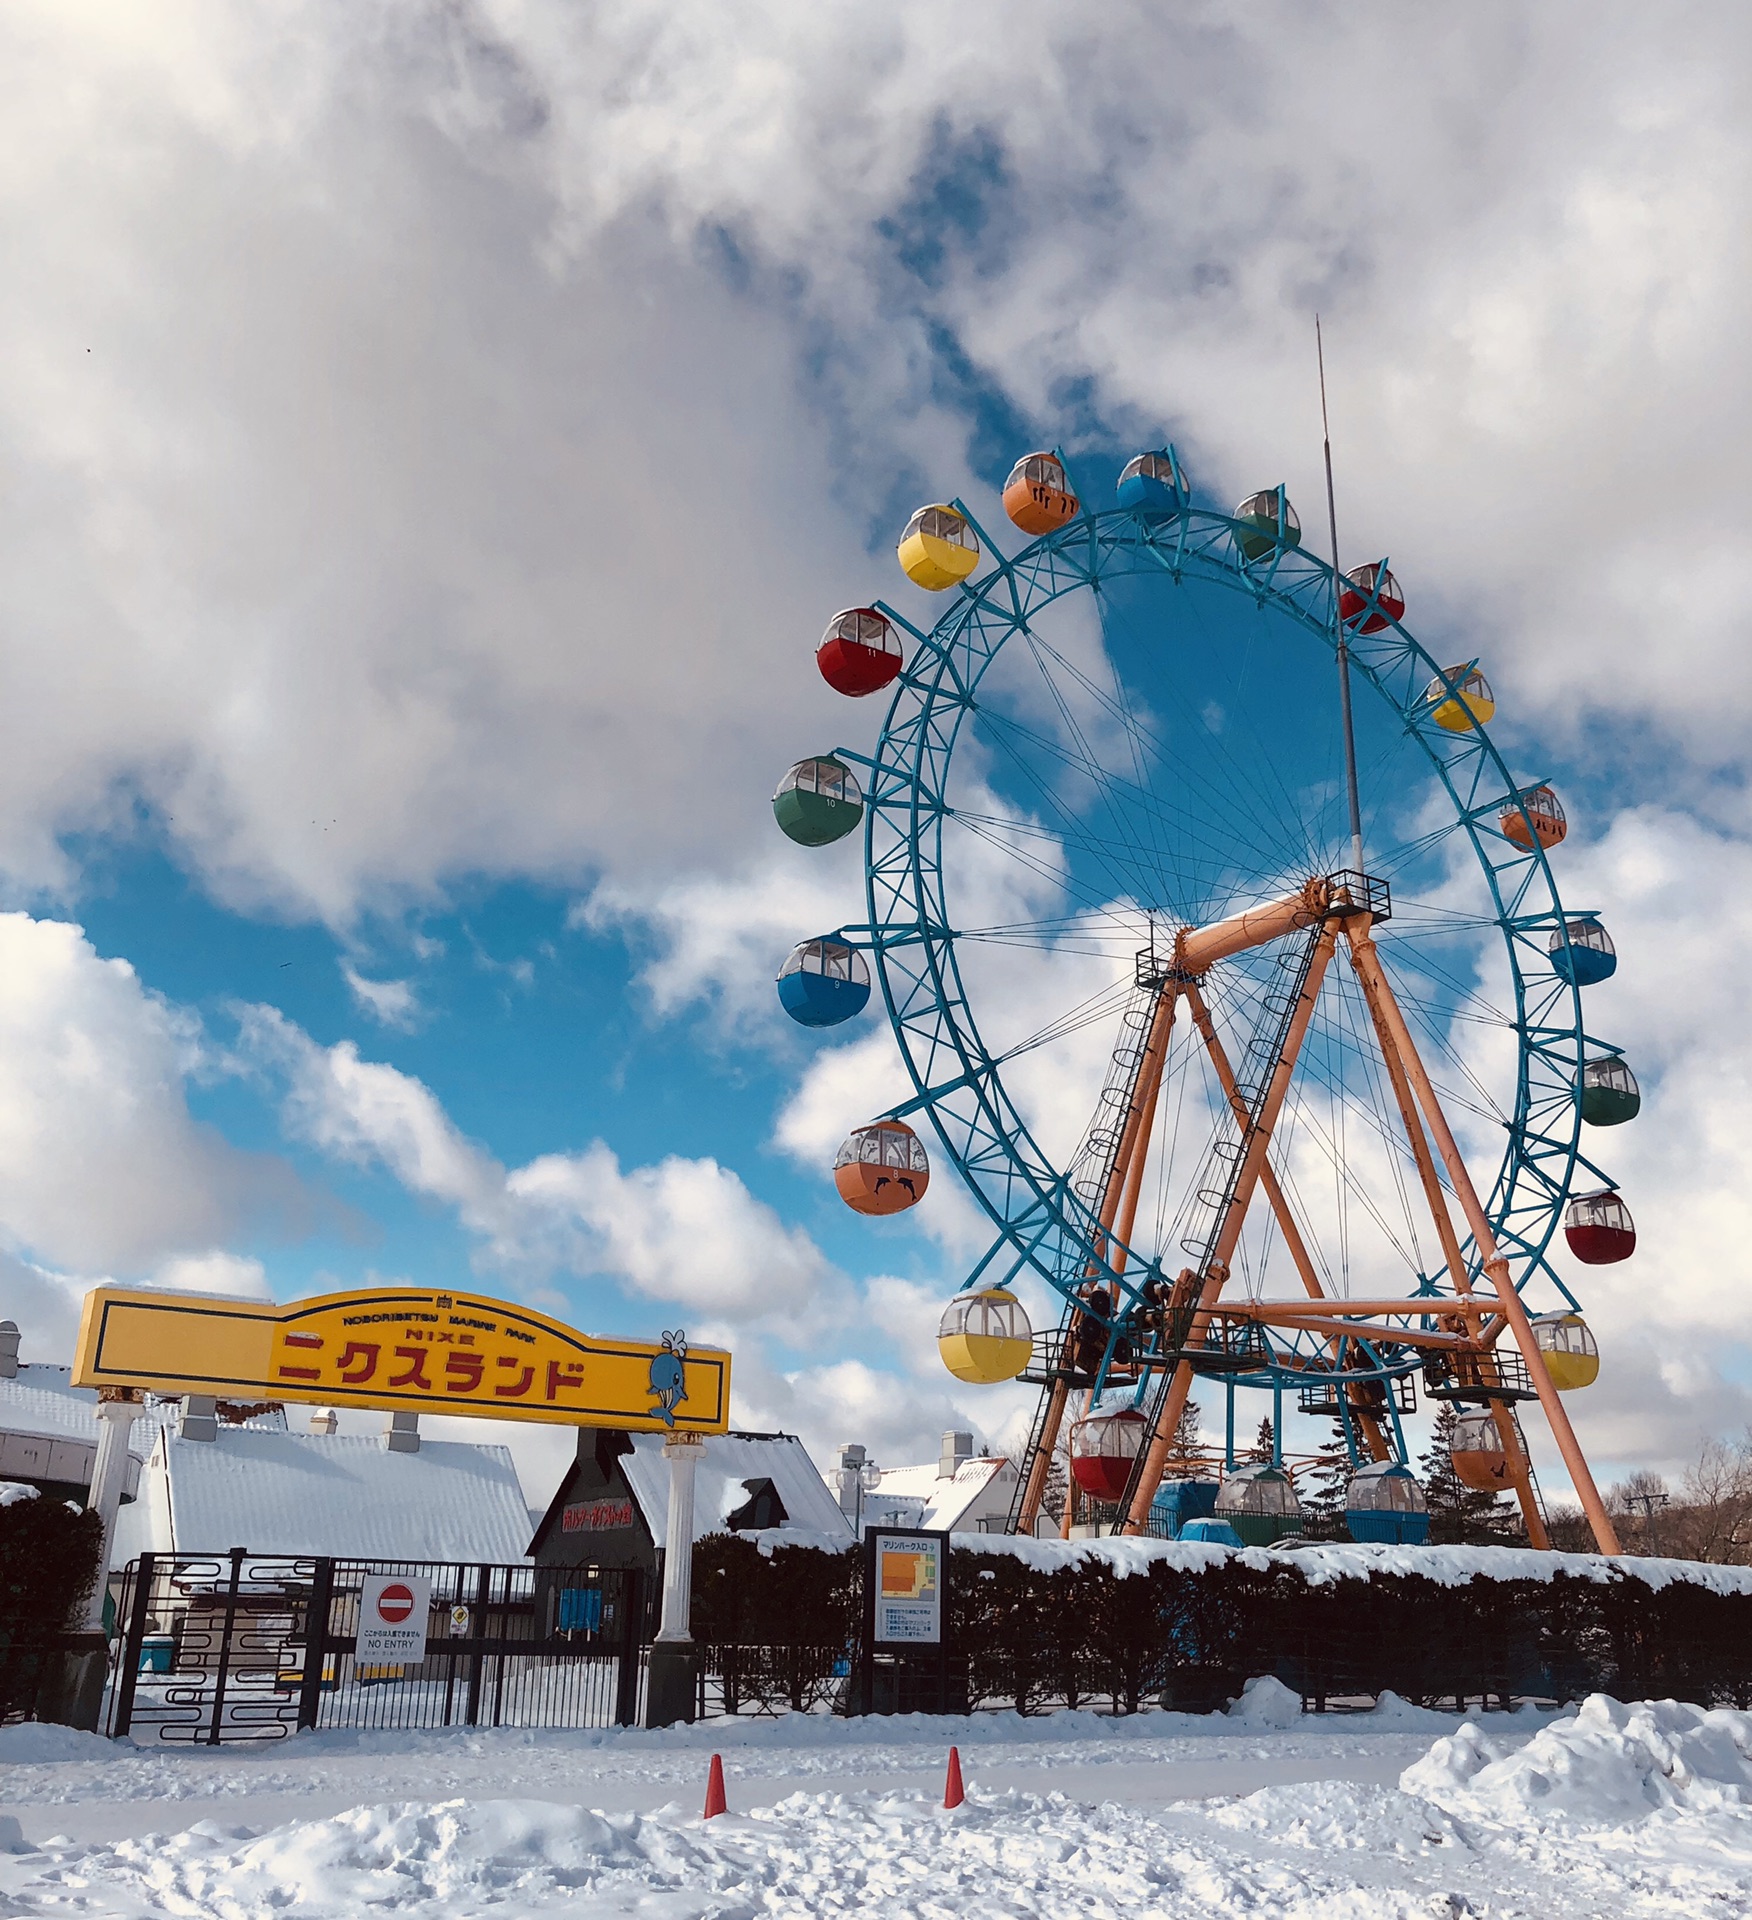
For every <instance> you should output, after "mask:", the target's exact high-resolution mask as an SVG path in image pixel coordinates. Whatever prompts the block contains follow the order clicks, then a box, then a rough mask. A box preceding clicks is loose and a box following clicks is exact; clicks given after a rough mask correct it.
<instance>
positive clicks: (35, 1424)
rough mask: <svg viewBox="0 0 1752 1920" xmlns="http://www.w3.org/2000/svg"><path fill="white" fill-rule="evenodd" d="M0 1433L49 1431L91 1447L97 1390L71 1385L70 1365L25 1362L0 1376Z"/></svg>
mask: <svg viewBox="0 0 1752 1920" xmlns="http://www.w3.org/2000/svg"><path fill="white" fill-rule="evenodd" d="M0 1432H5V1433H41V1434H52V1435H54V1436H55V1437H57V1438H59V1439H64V1440H80V1441H83V1442H84V1443H85V1444H86V1445H87V1446H95V1445H96V1444H97V1389H96V1388H95V1387H76V1386H74V1384H73V1369H72V1368H71V1367H45V1366H42V1365H40V1364H38V1363H37V1362H34V1361H31V1362H26V1363H25V1364H23V1365H21V1366H20V1367H19V1369H18V1374H17V1377H16V1378H15V1379H11V1380H7V1379H5V1378H3V1377H0ZM135 1450H136V1452H143V1451H144V1449H143V1448H136V1449H135Z"/></svg>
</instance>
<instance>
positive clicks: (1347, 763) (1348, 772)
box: [1314, 314, 1368, 875]
mask: <svg viewBox="0 0 1752 1920" xmlns="http://www.w3.org/2000/svg"><path fill="white" fill-rule="evenodd" d="M1314 355H1315V358H1316V359H1317V360H1318V361H1319V363H1320V433H1321V438H1322V443H1323V445H1324V447H1325V451H1326V525H1327V530H1328V532H1329V533H1330V534H1331V536H1332V636H1333V639H1334V640H1335V641H1336V642H1337V645H1338V711H1339V715H1340V718H1341V719H1342V721H1343V723H1344V790H1345V797H1346V798H1347V799H1348V800H1349V801H1350V831H1351V865H1352V866H1353V867H1354V868H1355V869H1356V871H1357V873H1358V874H1359V875H1361V874H1364V873H1366V872H1367V871H1368V869H1367V868H1366V867H1365V866H1364V865H1363V808H1362V803H1361V801H1360V800H1359V799H1358V798H1357V734H1356V727H1355V725H1354V724H1353V722H1352V720H1351V683H1350V645H1349V643H1348V642H1347V641H1346V639H1345V637H1344V614H1343V611H1342V609H1341V607H1340V604H1339V595H1340V592H1341V589H1340V587H1339V581H1340V580H1341V579H1342V578H1343V576H1342V575H1341V574H1340V572H1339V570H1338V506H1337V503H1336V500H1335V498H1334V495H1333V491H1332V429H1331V427H1330V426H1328V425H1327V421H1326V348H1325V345H1324V343H1323V342H1322V340H1321V338H1320V316H1319V314H1315V316H1314Z"/></svg>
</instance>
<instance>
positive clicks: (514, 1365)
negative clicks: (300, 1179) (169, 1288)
mask: <svg viewBox="0 0 1752 1920" xmlns="http://www.w3.org/2000/svg"><path fill="white" fill-rule="evenodd" d="M73 1384H74V1385H75V1386H77V1387H132V1388H138V1389H144V1390H145V1391H147V1392H150V1393H210V1394H215V1395H218V1396H221V1397H223V1398H226V1399H238V1400H310V1401H315V1402H317V1403H318V1404H320V1405H322V1406H342V1407H345V1406H353V1407H390V1408H408V1407H413V1408H421V1409H424V1410H427V1411H429V1412H432V1413H452V1414H465V1415H472V1416H475V1417H477V1418H479V1417H481V1416H485V1417H486V1418H488V1419H492V1420H546V1421H553V1422H557V1423H559V1424H562V1425H565V1426H578V1427H624V1428H627V1429H629V1430H630V1431H633V1432H645V1433H664V1432H668V1431H670V1430H672V1429H686V1430H688V1431H690V1432H694V1433H723V1432H725V1431H726V1430H727V1429H728V1427H729V1425H730V1356H729V1354H728V1353H726V1352H724V1351H723V1350H722V1349H721V1348H709V1347H689V1346H688V1345H687V1343H686V1341H685V1340H684V1339H683V1338H682V1336H681V1335H679V1334H666V1335H665V1336H664V1337H663V1340H662V1342H661V1343H660V1344H658V1343H654V1342H650V1341H643V1340H600V1339H594V1338H592V1337H591V1336H590V1335H589V1334H583V1333H578V1332H576V1331H575V1330H574V1329H573V1328H571V1327H568V1326H566V1325H565V1324H564V1323H563V1322H561V1321H559V1320H552V1319H549V1318H548V1316H547V1315H546V1314H544V1313H536V1312H533V1311H532V1310H531V1309H530V1308H528V1307H517V1306H513V1305H511V1304H510V1302H509V1301H505V1300H493V1299H489V1298H487V1297H486V1296H484V1295H481V1294H472V1293H438V1292H427V1291H425V1290H423V1289H419V1288H414V1287H373V1288H369V1289H366V1290H363V1291H360V1292H357V1293H329V1294H323V1295H321V1296H320V1297H318V1298H317V1299H314V1300H296V1301H293V1302H291V1303H290V1304H289V1305H286V1306H269V1305H262V1306H257V1305H255V1304H254V1303H253V1302H250V1301H242V1300H214V1299H209V1298H204V1297H202V1296H201V1295H199V1294H188V1293H145V1292H136V1291H134V1290H133V1289H132V1288H128V1287H98V1288H96V1289H95V1290H94V1291H93V1292H91V1293H88V1294H87V1295H86V1296H85V1312H84V1315H83V1318H82V1319H81V1321H80V1326H79V1350H78V1353H77V1355H76V1356H75V1358H74V1362H73Z"/></svg>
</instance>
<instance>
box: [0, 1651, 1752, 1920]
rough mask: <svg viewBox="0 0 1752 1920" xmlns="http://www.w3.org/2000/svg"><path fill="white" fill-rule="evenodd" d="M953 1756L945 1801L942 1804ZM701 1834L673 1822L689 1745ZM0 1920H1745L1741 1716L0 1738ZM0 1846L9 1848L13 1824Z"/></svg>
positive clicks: (1662, 1712) (1748, 1863)
mask: <svg viewBox="0 0 1752 1920" xmlns="http://www.w3.org/2000/svg"><path fill="white" fill-rule="evenodd" d="M951 1740H953V1741H954V1742H955V1743H956V1744H957V1745H958V1746H959V1747H960V1750H961V1756H962V1761H963V1765H964V1768H965V1772H966V1777H967V1786H968V1799H967V1802H966V1804H965V1805H964V1806H962V1807H961V1808H959V1809H958V1810H956V1811H954V1812H946V1811H944V1810H943V1808H942V1806H941V1804H940V1803H941V1800H942V1785H943V1768H944V1762H945V1759H946V1757H947V1749H948V1746H949V1743H950V1741H951ZM713 1750H717V1751H720V1752H722V1753H723V1755H724V1759H725V1771H726V1774H727V1776H728V1784H729V1797H730V1805H731V1812H730V1813H729V1814H728V1815H726V1816H725V1817H723V1818H720V1819H717V1820H714V1821H712V1822H711V1823H709V1824H707V1823H705V1822H703V1821H702V1820H701V1819H700V1803H701V1799H702V1796H703V1793H704V1787H705V1776H706V1766H707V1758H708V1755H709V1754H710V1753H711V1752H712V1751H713ZM0 1808H3V1809H4V1814H5V1815H6V1816H7V1819H6V1820H5V1821H4V1822H3V1823H0V1842H5V1841H9V1842H10V1847H11V1850H10V1851H9V1852H0V1916H15V1915H34V1914H42V1915H51V1914H53V1915H80V1916H88V1915H115V1916H128V1917H129V1920H133V1917H134V1916H144V1915H178V1916H190V1917H191V1920H194V1917H199V1916H224V1920H243V1916H255V1915H262V1916H270V1915H271V1916H275V1917H276V1920H280V1917H282V1916H288V1915H293V1916H306V1915H308V1916H311V1917H312V1920H316V1917H317V1916H321V1917H322V1920H328V1917H329V1916H335V1917H336V1920H339V1917H340V1916H348V1920H356V1917H357V1916H361V1915H370V1914H383V1915H385V1916H388V1915H390V1914H392V1913H393V1914H396V1915H403V1914H406V1915H412V1916H432V1920H437V1917H438V1916H444V1917H445V1920H452V1917H453V1916H456V1917H459V1916H464V1915H474V1914H482V1915H493V1916H496V1917H497V1920H513V1917H514V1916H518V1915H523V1914H544V1915H545V1914H548V1913H550V1912H554V1913H557V1912H560V1911H565V1912H568V1913H571V1914H578V1915H629V1916H631V1915H637V1916H639V1920H691V1917H692V1916H695V1915H701V1916H705V1915H711V1916H726V1917H729V1916H738V1917H740V1916H748V1920H754V1917H755V1916H760V1915H766V1914H774V1915H780V1914H782V1915H804V1914H808V1915H823V1914H829V1915H831V1914H837V1913H863V1912H872V1913H874V1912H878V1911H880V1912H881V1913H882V1914H883V1915H885V1916H903V1917H904V1916H915V1915H916V1916H920V1920H955V1917H957V1916H961V1915H964V1914H965V1915H967V1916H969V1920H972V1917H973V1916H977V1917H978V1920H992V1917H996V1920H1003V1917H1004V1916H1031V1917H1032V1916H1049V1915H1050V1916H1055V1917H1057V1916H1071V1915H1076V1916H1083V1915H1087V1916H1091V1917H1092V1920H1096V1917H1099V1920H1105V1917H1106V1916H1116V1917H1117V1916H1127V1915H1134V1914H1136V1915H1150V1916H1180V1915H1186V1916H1205V1915H1211V1916H1215V1915H1219V1914H1221V1915H1224V1916H1235V1915H1242V1916H1248V1917H1249V1920H1276V1917H1277V1916H1284V1917H1285V1920H1288V1917H1289V1916H1307V1917H1308V1920H1315V1916H1319V1917H1320V1920H1336V1917H1337V1916H1346V1917H1347V1920H1348V1917H1349V1916H1357V1917H1358V1920H1375V1917H1376V1916H1380V1917H1381V1920H1386V1917H1387V1916H1394V1917H1395V1920H1410V1916H1422V1917H1424V1920H1428V1917H1430V1916H1444V1915H1462V1914H1477V1915H1493V1916H1494V1915H1502V1916H1508V1915H1527V1916H1537V1920H1570V1916H1580V1915H1603V1916H1604V1915H1609V1916H1619V1915H1624V1916H1630V1915H1639V1916H1640V1915H1650V1916H1653V1915H1662V1916H1668V1915H1674V1916H1676V1915H1685V1916H1697V1915H1709V1916H1724V1917H1726V1916H1738V1915H1752V1714H1742V1713H1733V1712H1727V1711H1716V1712H1711V1713H1705V1712H1702V1711H1701V1710H1699V1709H1697V1708H1694V1707H1684V1706H1675V1705H1673V1704H1672V1703H1665V1704H1659V1705H1654V1706H1633V1707H1624V1706H1620V1705H1618V1704H1616V1703H1615V1702H1611V1701H1607V1700H1604V1699H1601V1698H1595V1699H1593V1700H1590V1701H1588V1702H1587V1703H1586V1704H1585V1705H1584V1706H1583V1707H1582V1708H1581V1709H1580V1710H1579V1711H1575V1712H1571V1713H1567V1714H1564V1715H1561V1716H1554V1715H1551V1714H1535V1713H1526V1712H1523V1713H1519V1714H1515V1715H1512V1716H1507V1715H1491V1716H1488V1717H1485V1718H1481V1719H1478V1720H1475V1721H1473V1722H1469V1723H1464V1724H1463V1723H1462V1722H1461V1721H1459V1720H1458V1719H1456V1718H1455V1717H1453V1716H1446V1715H1438V1714H1430V1713H1424V1712H1422V1711H1421V1710H1419V1709H1416V1708H1411V1707H1407V1706H1405V1705H1403V1704H1402V1703H1399V1702H1394V1701H1391V1700H1389V1701H1388V1702H1386V1703H1385V1704H1384V1706H1383V1707H1382V1708H1381V1709H1379V1710H1377V1711H1376V1712H1375V1713H1372V1714H1358V1715H1349V1716H1332V1717H1321V1718H1313V1717H1308V1718H1304V1717H1302V1716H1301V1715H1300V1714H1299V1713H1297V1712H1296V1711H1295V1701H1294V1699H1293V1697H1291V1696H1289V1695H1287V1694H1285V1693H1284V1691H1283V1690H1282V1689H1281V1688H1278V1687H1277V1686H1276V1684H1275V1683H1274V1682H1271V1681H1264V1682H1255V1683H1253V1685H1252V1687H1251V1688H1250V1690H1249V1695H1248V1697H1247V1699H1246V1700H1245V1701H1243V1702H1241V1703H1238V1706H1237V1708H1236V1709H1235V1710H1233V1711H1232V1712H1231V1713H1230V1714H1229V1715H1227V1716H1213V1717H1211V1718H1209V1719H1199V1718H1192V1717H1188V1716H1183V1715H1176V1714H1147V1715H1140V1716H1138V1717H1137V1718H1136V1719H1132V1720H1120V1721H1114V1720H1108V1719H1104V1718H1100V1717H1098V1716H1095V1715H1091V1714H1074V1715H1073V1714H1060V1715H1055V1716H1052V1717H1050V1718H1045V1719H1038V1720H1029V1721H1022V1720H1017V1719H1016V1718H1015V1717H1014V1716H1011V1715H995V1714H994V1715H980V1716H978V1717H977V1718H975V1719H972V1720H959V1721H953V1722H949V1721H941V1720H906V1721H896V1720H889V1721H880V1720H872V1721H861V1722H853V1723H850V1724H848V1723H845V1722H836V1721H831V1720H828V1719H824V1718H793V1719H789V1720H781V1721H776V1722H742V1723H739V1724H734V1725H732V1724H726V1723H724V1722H717V1723H713V1724H708V1725H706V1726H702V1727H698V1728H691V1729H676V1730H674V1731H672V1732H669V1733H664V1734H645V1733H632V1732H613V1733H596V1734H582V1733H480V1734H472V1735H471V1734H461V1733H451V1734H413V1735H406V1734H322V1735H305V1736H302V1737H300V1738H298V1739H295V1740H291V1741H286V1742H281V1743H278V1744H276V1745H273V1746H270V1747H265V1748H257V1749H253V1750H250V1749H236V1748H232V1749H226V1750H221V1751H217V1752H199V1751H168V1752H167V1751H164V1750H162V1749H154V1748H146V1747H129V1746H126V1745H119V1746H112V1745H110V1744H108V1743H106V1742H102V1741H99V1740H95V1739H91V1738H89V1737H87V1736H83V1735H79V1734H73V1733H68V1732H66V1731H64V1730H61V1729H58V1728H49V1727H16V1728H12V1729H8V1730H6V1731H5V1732H0ZM12 1822H16V1828H14V1827H13V1825H12V1824H11V1823H12Z"/></svg>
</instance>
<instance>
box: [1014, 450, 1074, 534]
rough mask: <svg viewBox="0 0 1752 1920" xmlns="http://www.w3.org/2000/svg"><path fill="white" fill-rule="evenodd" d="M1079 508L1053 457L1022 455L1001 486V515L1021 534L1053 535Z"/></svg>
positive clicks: (1051, 455)
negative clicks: (1004, 515) (1002, 499)
mask: <svg viewBox="0 0 1752 1920" xmlns="http://www.w3.org/2000/svg"><path fill="white" fill-rule="evenodd" d="M1079 504H1080V503H1079V502H1078V499H1077V496H1076V495H1075V494H1074V493H1073V492H1072V491H1071V483H1070V482H1069V481H1068V480H1067V479H1066V478H1065V470H1064V466H1063V464H1062V463H1061V462H1060V460H1059V458H1058V456H1057V455H1056V454H1051V453H1030V454H1028V455H1026V456H1025V457H1024V458H1022V459H1020V460H1018V461H1017V462H1016V464H1015V466H1013V467H1012V468H1011V469H1010V477H1009V479H1008V480H1006V481H1005V482H1004V511H1005V512H1006V513H1007V514H1008V515H1009V516H1010V518H1011V519H1012V520H1014V521H1015V523H1016V524H1017V526H1019V527H1020V528H1021V529H1022V531H1023V532H1024V533H1056V532H1057V531H1058V529H1059V528H1060V527H1062V526H1063V525H1064V524H1065V522H1066V521H1067V520H1070V519H1072V518H1074V517H1075V515H1076V511H1077V507H1078V505H1079Z"/></svg>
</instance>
